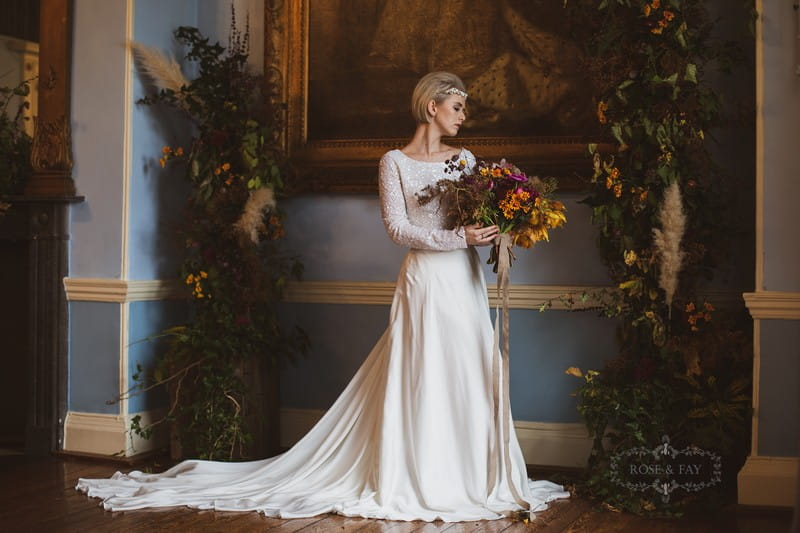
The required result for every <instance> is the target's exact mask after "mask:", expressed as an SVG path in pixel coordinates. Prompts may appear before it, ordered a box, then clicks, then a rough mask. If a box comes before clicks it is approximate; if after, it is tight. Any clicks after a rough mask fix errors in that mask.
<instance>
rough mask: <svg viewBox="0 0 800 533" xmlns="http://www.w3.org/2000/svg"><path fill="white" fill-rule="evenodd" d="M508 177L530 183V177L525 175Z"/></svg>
mask: <svg viewBox="0 0 800 533" xmlns="http://www.w3.org/2000/svg"><path fill="white" fill-rule="evenodd" d="M508 177H509V178H511V179H512V180H514V181H528V176H526V175H525V174H509V175H508Z"/></svg>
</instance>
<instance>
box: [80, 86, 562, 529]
mask: <svg viewBox="0 0 800 533" xmlns="http://www.w3.org/2000/svg"><path fill="white" fill-rule="evenodd" d="M466 97H467V95H466V92H465V91H464V84H463V83H462V82H461V80H460V79H459V78H458V77H457V76H455V75H453V74H449V73H446V72H433V73H431V74H428V75H427V76H425V77H423V78H422V79H421V80H420V81H419V83H418V84H417V87H416V89H415V90H414V93H413V96H412V112H413V114H414V116H415V118H416V120H417V122H418V125H417V129H416V132H415V134H414V137H413V138H412V139H411V142H410V143H409V144H408V145H406V146H405V147H404V148H403V149H401V150H392V151H390V152H388V153H386V154H385V155H384V156H383V158H381V161H380V175H379V178H380V195H381V207H382V216H383V221H384V224H385V226H386V229H387V231H388V233H389V235H390V236H391V237H392V239H393V240H394V241H395V242H396V243H398V244H401V245H403V246H408V247H410V248H411V250H410V251H409V252H408V255H407V256H406V258H405V260H404V262H403V265H402V267H401V269H400V275H399V277H398V280H397V286H396V290H395V295H394V301H393V303H392V310H391V315H390V321H389V327H388V328H387V329H386V331H385V332H384V334H383V336H382V337H381V338H380V340H378V342H377V344H376V345H375V347H374V348H373V350H372V352H371V353H370V354H369V356H368V357H367V359H366V360H365V361H364V363H363V364H362V365H361V367H360V368H359V370H358V371H357V372H356V374H355V376H354V377H353V379H352V380H351V382H350V383H349V384H348V386H347V387H346V388H345V390H344V392H343V393H342V394H341V396H339V398H338V399H337V400H336V402H335V403H334V404H333V406H332V407H331V408H330V409H329V410H328V412H327V413H326V414H325V416H323V417H322V419H321V420H320V421H319V422H318V423H317V424H316V425H315V426H314V427H313V428H312V429H311V431H309V433H308V434H307V435H306V436H305V437H303V438H302V439H301V440H300V441H299V442H298V443H297V444H296V445H295V446H294V447H293V448H291V449H290V450H289V451H287V452H285V453H283V454H281V455H279V456H277V457H273V458H270V459H265V460H262V461H253V462H247V463H219V462H210V461H185V462H183V463H181V464H179V465H177V466H175V467H173V468H171V469H170V470H167V471H166V472H164V473H162V474H143V473H141V472H131V473H130V474H128V475H124V474H120V473H117V474H115V475H114V476H113V477H112V478H111V479H109V480H89V479H81V480H79V483H78V486H77V488H78V489H79V490H83V491H85V492H87V493H88V494H89V496H95V497H99V498H103V500H104V502H103V505H104V507H105V508H106V509H111V510H129V509H138V508H143V507H166V506H173V505H188V506H190V507H196V508H200V509H218V510H227V511H229V510H258V511H260V512H263V513H264V514H266V515H268V516H280V517H284V518H295V517H307V516H314V515H317V514H320V513H326V512H337V513H340V514H343V515H347V516H364V517H372V518H386V519H392V520H427V521H433V520H437V519H441V520H445V521H467V520H481V519H490V520H491V519H497V518H501V517H503V516H507V515H508V514H510V513H512V512H514V511H518V510H524V509H529V510H532V511H536V510H540V509H543V508H545V507H546V502H548V501H550V500H552V499H555V498H566V497H568V496H569V494H568V493H566V492H564V490H563V488H562V487H561V486H559V485H555V484H553V483H550V482H547V481H539V482H532V481H530V480H528V478H527V475H526V472H525V461H524V459H523V457H522V452H521V450H520V448H519V443H518V442H517V439H516V435H515V434H514V430H513V423H512V422H511V421H509V425H508V427H507V428H505V431H504V430H503V428H501V427H500V424H498V423H497V419H498V417H497V416H496V415H495V409H496V405H495V398H494V396H493V381H492V358H493V356H494V352H495V350H494V347H495V346H496V341H495V339H494V338H493V332H492V327H491V324H490V319H489V309H488V302H487V298H486V284H485V282H484V279H483V274H482V270H481V267H480V263H479V260H478V254H477V252H476V251H475V249H474V246H483V245H487V244H490V243H491V242H492V241H493V239H494V237H495V236H496V235H497V232H498V228H497V227H496V226H490V227H480V226H477V225H473V226H467V227H463V228H457V229H455V230H452V229H446V227H445V221H444V220H443V214H442V212H443V210H440V209H437V206H435V205H433V204H434V203H433V202H432V203H429V204H427V205H425V206H422V205H420V204H419V202H417V198H416V196H415V195H416V193H417V192H419V191H420V190H421V189H422V188H424V187H425V186H426V185H429V184H432V183H435V182H436V181H437V180H439V179H442V178H444V177H446V176H447V174H446V173H445V164H444V162H445V160H447V159H449V158H450V157H452V156H453V155H456V154H459V155H460V157H461V158H462V159H464V160H465V161H466V163H467V164H468V165H474V163H475V158H474V156H473V155H472V154H471V153H470V152H469V151H468V150H466V149H460V150H459V149H456V148H452V147H450V146H447V145H445V144H443V143H442V141H441V138H442V136H444V135H447V136H453V135H456V134H457V133H458V129H459V127H460V126H461V123H462V122H463V121H464V117H465V106H466ZM504 396H505V397H506V398H507V393H505V394H504ZM506 431H507V433H508V434H507V435H506V434H505V432H506ZM505 443H507V444H505Z"/></svg>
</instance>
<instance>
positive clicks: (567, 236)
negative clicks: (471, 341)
mask: <svg viewBox="0 0 800 533" xmlns="http://www.w3.org/2000/svg"><path fill="white" fill-rule="evenodd" d="M562 196H563V198H564V200H565V204H566V205H567V209H568V214H567V216H568V220H569V222H568V223H567V225H566V226H565V227H563V228H561V229H558V230H555V231H553V232H552V234H551V235H552V239H553V240H552V242H550V243H542V244H540V245H537V246H536V247H535V248H533V249H531V250H518V251H517V254H516V255H517V261H516V262H515V263H514V267H513V269H512V273H511V277H512V282H513V283H519V284H550V285H605V284H608V283H609V280H608V275H607V273H606V269H605V267H604V266H603V264H602V262H601V261H600V258H599V257H598V255H597V252H596V248H595V244H594V238H595V230H594V228H593V227H592V226H591V220H590V216H591V213H590V210H589V208H588V207H586V206H584V205H581V204H578V203H577V201H578V200H579V199H580V198H581V195H579V194H574V193H573V194H564V195H562ZM282 207H283V209H284V210H285V211H286V212H287V213H288V217H287V220H286V232H287V241H288V242H287V246H288V248H289V250H290V251H292V252H293V253H297V254H300V255H301V256H302V257H303V263H304V265H305V275H304V279H307V280H337V281H342V280H359V281H394V280H395V278H396V277H397V272H398V270H399V268H400V263H401V261H402V260H403V256H404V255H405V251H406V249H405V248H403V247H401V246H397V245H396V244H394V243H393V242H392V241H391V240H390V239H389V237H388V236H387V234H386V230H385V229H384V227H383V222H382V221H381V214H380V202H379V200H378V196H377V195H360V196H358V195H335V196H332V195H309V196H302V197H298V198H294V199H292V200H290V201H287V202H286V203H285V204H284V205H283V206H282ZM480 253H481V256H482V257H483V258H484V259H486V258H488V248H485V247H484V248H482V249H481V250H480ZM484 273H485V275H486V280H487V282H489V283H493V282H494V279H495V275H494V274H493V273H492V269H491V267H490V266H488V265H486V266H485V267H484Z"/></svg>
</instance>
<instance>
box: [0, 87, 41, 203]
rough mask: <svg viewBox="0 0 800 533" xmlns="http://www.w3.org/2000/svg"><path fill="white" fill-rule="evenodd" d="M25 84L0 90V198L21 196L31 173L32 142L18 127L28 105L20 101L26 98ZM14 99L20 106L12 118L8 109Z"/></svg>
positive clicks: (26, 88) (28, 88) (25, 118)
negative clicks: (14, 195) (13, 195)
mask: <svg viewBox="0 0 800 533" xmlns="http://www.w3.org/2000/svg"><path fill="white" fill-rule="evenodd" d="M31 81H33V80H25V81H23V82H21V83H20V84H19V85H17V86H16V87H0V154H2V157H0V195H12V194H21V193H22V188H23V186H24V184H25V181H26V180H27V179H28V177H29V176H30V174H31V172H32V168H31V163H30V158H31V142H32V139H31V138H30V136H29V135H28V134H27V133H26V132H25V130H24V129H23V127H22V121H23V120H28V118H27V117H24V116H23V113H24V111H25V110H26V109H28V108H29V107H30V104H29V103H28V102H27V101H25V100H23V99H24V98H25V97H26V96H28V94H30V85H29V84H30V82H31ZM14 99H19V100H20V105H19V107H18V108H17V112H16V113H15V115H14V116H13V117H11V116H9V115H8V108H9V105H10V104H11V102H12V101H13V100H14Z"/></svg>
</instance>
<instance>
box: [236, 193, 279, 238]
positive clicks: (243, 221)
mask: <svg viewBox="0 0 800 533" xmlns="http://www.w3.org/2000/svg"><path fill="white" fill-rule="evenodd" d="M274 208H275V194H274V192H273V191H272V188H271V187H262V188H260V189H256V190H254V191H251V192H250V197H249V198H248V199H247V203H246V204H245V206H244V209H243V210H242V214H241V216H240V217H239V220H237V221H236V223H235V224H234V227H235V228H236V229H237V230H239V231H240V232H241V233H243V234H244V235H246V236H248V237H249V238H250V240H251V241H252V242H253V244H258V228H259V226H260V225H261V224H263V222H264V212H265V211H266V210H267V209H274Z"/></svg>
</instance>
